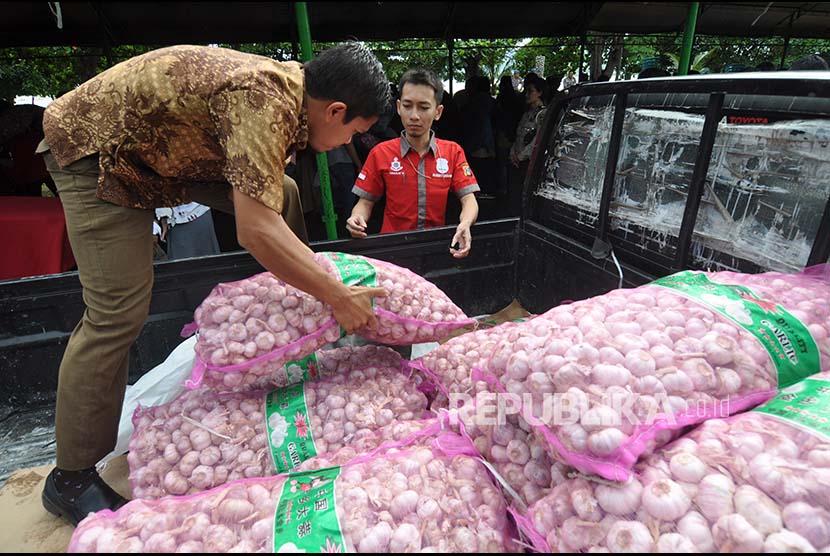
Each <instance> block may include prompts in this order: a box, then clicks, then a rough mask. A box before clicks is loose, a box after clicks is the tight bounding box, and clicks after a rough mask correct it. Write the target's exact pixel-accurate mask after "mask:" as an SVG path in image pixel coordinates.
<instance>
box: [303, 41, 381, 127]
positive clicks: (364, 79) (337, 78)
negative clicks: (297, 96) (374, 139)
mask: <svg viewBox="0 0 830 556" xmlns="http://www.w3.org/2000/svg"><path fill="white" fill-rule="evenodd" d="M304 69H305V89H306V92H307V93H308V95H309V96H310V97H312V98H315V99H318V100H331V101H337V102H342V103H344V104H345V105H346V106H347V109H346V116H345V118H344V120H343V123H348V122H350V121H351V120H353V119H354V118H357V117H361V118H373V117H375V116H379V115H380V114H382V113H383V111H384V110H385V109H386V107H387V106H388V105H389V102H390V94H389V80H388V79H387V78H386V74H385V73H384V72H383V66H381V65H380V62H379V61H378V59H377V58H376V57H375V55H374V54H372V51H371V50H369V48H368V47H366V46H365V45H364V44H361V43H359V42H356V41H350V42H345V43H341V44H338V45H337V46H334V47H332V48H329V49H327V50H324V51H323V52H321V53H320V55H319V56H317V57H316V58H313V59H311V60H309V61H308V62H306V63H305V66H304Z"/></svg>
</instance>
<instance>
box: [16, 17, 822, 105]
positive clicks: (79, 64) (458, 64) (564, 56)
mask: <svg viewBox="0 0 830 556" xmlns="http://www.w3.org/2000/svg"><path fill="white" fill-rule="evenodd" d="M608 39H609V37H608V36H603V37H600V36H598V35H588V37H587V40H586V43H585V54H584V60H583V62H584V66H583V68H584V69H586V70H587V68H588V67H589V66H590V56H591V52H593V50H594V48H593V46H594V44H595V43H596V42H597V41H600V40H604V41H605V42H604V44H605V45H606V46H605V47H604V48H603V49H600V50H602V51H601V52H600V56H602V58H603V64H605V63H607V61H608V60H609V59H610V58H611V54H612V49H613V46H612V42H613V41H611V40H608ZM681 43H682V34H680V33H678V34H671V35H637V36H635V35H626V36H625V37H623V41H622V48H623V51H622V56H621V63H620V67H619V68H618V70H617V75H616V78H617V79H628V78H631V77H633V76H636V74H637V73H638V72H639V71H640V68H641V63H642V61H643V59H645V58H650V57H655V56H658V57H661V58H662V59H663V64H664V66H665V67H666V68H667V69H668V70H669V71H670V72H674V71H675V70H676V67H677V64H678V60H679V56H680V49H681ZM368 45H369V46H370V47H371V48H372V49H373V51H374V52H375V53H376V55H377V56H378V59H379V60H380V61H381V63H382V64H383V66H384V68H385V69H386V73H387V75H388V76H389V79H390V80H391V81H397V80H398V79H400V77H401V75H403V72H404V71H406V70H407V69H409V68H412V67H426V68H430V69H432V70H433V71H435V72H436V73H437V74H438V76H439V77H440V78H441V79H444V80H446V79H449V77H450V75H449V64H448V61H449V60H448V57H449V51H448V48H447V43H446V42H445V41H443V40H432V39H407V40H400V41H386V42H381V41H375V42H369V43H368ZM219 46H223V47H227V48H233V49H236V50H240V51H242V52H250V53H252V54H258V55H261V56H267V57H270V58H273V59H275V60H289V59H293V58H294V54H295V53H294V48H295V47H294V45H292V44H291V43H284V42H283V43H250V44H222V45H219ZM314 46H315V50H317V51H319V50H321V49H323V48H325V47H327V46H328V45H327V44H325V43H315V45H314ZM579 46H580V40H579V39H578V38H575V37H554V38H533V39H524V40H519V39H492V40H491V39H457V40H455V42H454V49H453V76H452V77H453V79H454V80H455V81H464V80H465V79H466V78H467V77H469V76H470V75H473V74H480V75H486V76H487V77H488V78H489V79H490V81H491V83H492V84H493V87H494V90H495V87H496V85H497V84H498V81H499V78H500V77H501V76H502V75H508V74H510V73H511V72H512V71H513V70H517V71H519V73H520V74H522V75H524V74H526V73H527V72H529V71H531V70H534V69H535V67H536V57H537V56H544V57H545V66H544V72H543V73H544V75H543V76H542V77H545V76H547V75H555V74H564V73H565V72H566V71H567V70H568V69H573V70H576V69H577V66H578V65H579V59H580V56H579ZM154 48H157V46H134V45H122V46H117V47H114V48H112V49H110V50H104V49H102V48H79V47H73V46H64V47H38V48H7V49H0V97H7V98H13V97H14V96H17V95H41V96H52V97H54V96H57V95H58V94H59V93H61V92H64V91H67V90H70V89H72V88H74V87H76V86H78V85H79V84H81V83H83V82H84V81H86V80H87V79H89V78H90V77H92V76H93V75H95V74H96V73H98V72H100V71H103V70H105V69H106V68H107V67H110V66H111V65H113V64H117V63H118V62H121V61H124V60H126V59H128V58H131V57H133V56H137V55H139V54H142V53H144V52H148V51H150V50H153V49H154ZM783 50H784V39H783V38H781V37H775V38H735V37H708V36H698V37H696V39H695V43H694V45H693V51H692V55H693V63H692V69H694V70H698V71H702V70H708V71H710V72H712V73H717V72H721V71H723V68H724V67H725V66H726V65H728V64H733V63H742V64H744V65H746V66H747V67H748V68H754V67H756V66H757V65H758V64H759V63H761V62H763V61H770V62H772V63H773V64H775V66H776V67H777V66H778V64H779V63H780V62H781V56H782V54H783ZM812 53H818V54H821V55H822V56H824V57H825V58H827V56H828V54H830V41H827V40H822V39H792V40H791V41H790V45H789V48H788V52H787V57H786V60H785V61H784V67H785V68H787V67H789V66H790V65H791V64H792V63H793V62H794V61H795V60H797V59H799V58H801V57H803V56H805V55H807V54H812Z"/></svg>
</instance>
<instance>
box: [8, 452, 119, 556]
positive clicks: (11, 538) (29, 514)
mask: <svg viewBox="0 0 830 556" xmlns="http://www.w3.org/2000/svg"><path fill="white" fill-rule="evenodd" d="M52 468H53V466H52V465H43V466H40V467H31V468H28V469H21V470H19V471H16V472H15V473H13V474H12V476H11V477H9V478H8V480H7V481H6V483H5V484H4V485H3V488H2V489H0V516H3V519H2V523H3V525H2V526H0V546H2V547H3V551H4V552H12V553H14V552H66V549H67V547H68V546H69V540H70V539H71V538H72V533H73V532H74V531H75V528H74V527H72V525H70V524H69V522H68V521H66V520H65V519H63V518H58V517H55V516H53V515H52V514H50V513H49V512H47V511H46V510H45V509H44V508H43V504H41V501H40V494H41V492H43V484H44V482H45V481H46V476H47V475H48V474H49V472H50V471H52ZM129 472H130V470H129V467H128V466H127V456H120V457H118V458H115V459H113V460H112V461H111V462H110V463H109V464H108V465H107V466H106V468H105V469H104V470H103V471H102V472H101V477H103V479H104V480H105V481H106V482H107V484H109V485H110V486H111V487H112V488H114V489H115V490H116V491H117V492H118V493H119V494H121V495H122V496H124V497H126V498H128V499H129V498H131V491H130V484H129V481H128V480H127V478H128V476H129Z"/></svg>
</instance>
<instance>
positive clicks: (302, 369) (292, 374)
mask: <svg viewBox="0 0 830 556" xmlns="http://www.w3.org/2000/svg"><path fill="white" fill-rule="evenodd" d="M285 374H286V376H287V377H288V384H297V383H300V382H305V381H307V380H317V379H318V378H320V364H319V363H318V361H317V354H316V353H312V354H311V355H309V356H306V357H303V358H302V359H297V360H294V361H289V362H288V363H286V364H285Z"/></svg>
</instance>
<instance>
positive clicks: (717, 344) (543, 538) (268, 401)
mask: <svg viewBox="0 0 830 556" xmlns="http://www.w3.org/2000/svg"><path fill="white" fill-rule="evenodd" d="M315 257H316V260H318V262H319V264H321V265H322V266H323V267H324V268H326V270H327V271H328V272H330V273H336V272H340V270H339V267H338V266H337V264H335V263H336V262H337V260H336V258H335V259H332V258H331V257H328V256H321V255H317V256H315ZM348 260H351V259H348ZM351 261H352V263H354V264H358V263H359V264H364V263H367V264H371V266H372V268H373V269H374V270H373V271H374V272H376V279H377V282H376V285H379V286H382V287H385V288H386V289H387V290H389V291H390V294H391V295H390V296H389V297H388V298H383V299H382V300H381V299H380V298H378V299H377V300H376V302H377V303H376V306H375V309H376V310H375V312H376V315H377V316H378V317H379V322H380V327H379V328H378V330H377V331H376V333H375V334H367V338H371V339H372V340H373V341H378V342H381V343H384V342H385V343H389V344H400V343H403V344H407V343H410V344H411V343H415V342H420V341H423V340H424V339H437V338H442V337H444V336H445V335H446V334H445V333H446V332H448V331H453V330H454V331H456V332H458V328H461V327H462V326H466V325H467V324H466V323H468V322H469V320H470V319H467V317H466V316H465V315H464V314H463V313H462V312H461V311H460V309H458V308H457V307H455V306H454V305H452V303H451V302H450V301H449V299H448V298H446V296H445V295H444V294H443V293H441V292H440V290H439V293H438V294H436V293H435V292H434V291H433V288H434V289H437V288H435V287H434V286H433V285H431V284H429V283H428V282H426V281H425V280H423V279H422V278H420V277H417V276H415V275H411V276H410V274H411V273H409V272H408V271H406V270H405V269H400V268H399V267H395V265H390V264H389V263H384V262H381V261H374V260H372V259H366V258H363V260H362V261H358V262H356V263H355V262H354V260H351ZM340 262H342V261H340ZM695 274H696V275H698V277H700V276H702V275H705V280H704V283H705V284H707V285H711V284H716V285H717V284H723V285H728V286H729V287H730V288H733V290H734V292H737V295H739V296H740V297H741V298H742V299H737V298H736V297H729V295H726V294H723V291H722V290H718V288H717V287H712V288H711V289H710V290H706V288H705V287H704V288H703V290H704V291H708V292H719V293H712V295H711V296H710V297H709V298H706V299H698V298H695V295H684V293H682V290H680V289H679V288H678V289H671V288H669V287H666V286H665V284H663V285H661V284H659V283H655V284H647V285H645V286H641V287H639V288H633V289H620V290H613V291H611V292H608V293H606V294H604V295H600V296H597V297H593V298H590V299H585V300H582V301H577V302H574V303H569V304H566V305H561V306H558V307H555V308H553V309H551V310H549V311H547V312H545V313H543V314H541V315H538V316H535V317H533V318H531V319H530V320H527V321H525V322H511V323H505V324H501V325H498V326H495V327H493V328H489V329H479V330H475V331H471V332H468V333H465V334H461V335H459V336H456V337H454V338H452V339H449V340H445V341H443V343H442V344H441V345H439V346H438V347H437V348H435V349H433V350H432V351H430V352H429V353H427V354H426V355H425V356H423V357H421V358H420V359H417V360H413V361H406V360H403V359H401V357H400V355H398V353H396V352H395V351H393V350H391V349H390V348H387V347H380V346H361V347H348V348H335V349H325V350H319V349H318V351H316V352H313V355H310V354H311V353H312V351H313V350H314V349H317V348H319V347H320V346H322V345H324V344H326V343H328V342H329V341H331V339H332V338H335V336H339V332H340V331H339V330H336V332H337V334H335V332H333V331H332V330H333V329H336V328H337V327H336V326H334V327H329V324H330V319H331V315H330V313H329V314H327V313H326V310H328V309H327V308H325V307H323V308H322V312H320V309H321V307H319V306H316V305H314V303H316V301H309V299H306V298H305V297H303V296H305V294H302V293H297V292H293V291H291V290H290V288H289V287H287V286H285V285H284V284H281V283H277V282H275V281H274V279H273V277H268V276H265V275H258V276H255V277H253V278H251V279H249V280H247V281H242V282H237V283H235V284H230V285H222V286H221V287H218V288H217V290H215V291H214V294H215V295H214V294H212V296H213V297H212V298H209V300H206V301H205V303H203V305H202V306H201V307H200V309H201V312H200V313H199V315H197V319H196V320H197V323H198V322H201V323H202V326H200V332H199V333H200V342H201V347H200V348H198V349H201V350H202V351H201V353H200V358H201V359H202V363H204V362H205V361H210V360H211V359H212V358H213V357H217V358H218V359H217V364H216V365H214V366H211V365H212V364H208V365H206V366H204V368H202V369H201V370H198V369H195V370H194V377H195V378H194V380H195V382H198V383H199V386H200V387H201V389H198V390H193V391H190V392H188V393H186V394H185V395H184V396H182V397H181V398H179V399H177V400H175V401H174V402H172V403H170V404H167V405H165V406H161V407H155V408H141V409H139V410H138V411H137V412H136V414H135V416H134V423H135V434H134V437H133V440H132V442H131V446H130V454H129V456H128V461H129V463H130V469H131V476H130V480H131V486H132V488H133V494H134V496H135V497H136V498H137V499H136V500H133V501H132V502H130V503H129V504H127V505H126V506H124V507H123V508H121V509H119V510H118V511H117V512H114V513H113V512H101V513H100V514H97V515H93V516H90V517H89V518H87V519H86V520H84V521H83V522H82V523H81V524H80V525H79V527H78V528H77V530H76V532H75V535H73V539H72V544H71V545H70V552H81V551H90V552H103V551H108V552H110V551H128V552H155V551H163V552H168V551H169V552H172V551H177V552H242V551H245V552H272V551H278V552H306V551H308V552H340V551H350V552H404V553H409V552H437V551H441V552H449V551H453V552H502V553H505V552H521V551H525V550H527V549H532V550H534V551H537V552H565V551H568V552H575V551H576V552H633V551H640V552H644V553H645V552H666V551H675V552H680V551H682V552H695V551H697V552H703V551H707V552H710V551H719V552H732V551H742V552H750V551H751V552H761V551H765V552H771V551H830V435H823V434H821V433H817V432H816V430H814V429H811V428H810V427H805V426H803V425H798V424H794V423H793V422H791V421H788V420H786V419H785V418H782V417H781V416H780V415H773V412H772V411H766V412H764V408H765V407H768V406H769V404H773V403H777V402H779V401H781V400H784V401H785V402H786V401H787V400H789V399H790V398H789V397H788V396H790V395H795V394H797V393H799V392H801V391H802V390H803V388H804V387H803V384H805V383H808V382H809V383H810V384H811V385H812V386H810V388H815V389H816V390H815V391H816V392H818V393H819V394H816V395H815V396H807V397H806V398H804V399H806V400H807V401H806V402H804V403H803V404H802V402H801V398H792V399H793V400H795V401H793V402H792V404H791V405H792V407H793V408H796V409H795V410H793V411H794V412H796V413H799V412H800V413H802V414H803V413H805V412H806V411H809V410H821V411H823V410H824V409H826V411H827V412H830V372H825V373H820V370H822V369H824V370H827V369H830V334H828V331H830V279H828V277H827V276H826V275H823V274H819V273H811V272H809V271H805V272H803V273H799V274H796V275H785V274H780V273H764V274H758V275H744V274H737V273H728V272H718V273H695ZM684 276H688V273H684ZM421 282H424V283H426V284H427V285H424V284H422V283H421ZM229 288H231V289H229ZM232 288H237V289H238V290H239V291H236V290H234V289H232ZM743 288H749V289H750V290H751V292H750V291H749V290H745V289H743ZM698 293H699V292H698ZM275 295H276V296H278V297H279V299H276V298H273V297H274V296H275ZM704 295H708V294H704ZM292 296H293V297H296V302H295V301H288V302H287V305H286V302H285V300H286V299H288V298H290V297H292ZM240 297H242V298H245V299H244V303H243V302H241V301H240V302H239V306H238V307H237V306H236V303H237V301H238V299H239V298H240ZM306 297H307V296H306ZM248 298H250V299H248ZM272 298H273V299H272ZM220 299H224V301H220ZM750 303H751V304H756V305H758V306H759V307H761V309H763V311H766V313H765V315H766V316H764V317H763V318H765V319H769V321H770V322H772V323H775V324H776V325H777V326H780V327H787V326H790V325H789V324H787V323H788V322H792V321H786V320H785V319H784V318H783V317H782V315H783V313H784V311H786V312H787V313H789V314H790V315H792V316H793V317H795V318H796V319H797V320H798V321H799V322H800V323H801V324H803V328H799V327H798V326H794V328H793V330H794V331H795V332H794V334H795V336H792V337H795V338H796V339H797V340H803V342H804V346H801V345H800V344H799V345H798V348H799V349H800V348H802V347H804V351H799V352H798V353H797V355H798V357H800V358H801V359H800V360H801V361H802V363H803V365H802V366H801V367H799V366H797V365H796V366H795V372H794V375H793V376H796V378H793V376H789V375H786V374H785V373H786V371H781V369H782V368H783V367H781V366H779V365H774V364H773V360H772V359H771V355H770V351H769V350H768V349H766V348H765V347H764V345H763V344H762V343H761V341H760V340H759V338H758V336H756V335H754V334H751V333H750V332H749V331H748V330H747V329H746V328H745V327H744V326H743V324H746V322H748V321H749V320H750V316H749V314H746V310H747V307H748V306H749V304H750ZM269 307H270V309H269ZM306 309H307V311H306ZM260 310H261V311H263V313H262V314H261V315H260V314H259V312H260ZM234 311H238V312H239V314H237V313H234ZM269 311H270V312H269ZM217 313H218V316H217ZM226 313H227V314H226ZM255 313H256V314H255ZM274 315H280V316H278V317H274ZM220 317H221V318H220ZM318 317H319V318H318ZM779 317H781V320H779ZM751 318H754V319H756V320H755V321H754V322H759V321H758V320H757V319H758V318H759V317H757V314H755V313H753V316H752V317H751ZM280 319H285V321H286V322H285V329H284V330H280V331H279V332H286V334H287V336H285V337H280V338H274V342H273V343H272V342H271V339H272V338H271V337H270V336H267V335H263V333H266V332H267V334H271V335H272V336H273V335H274V334H275V333H279V332H277V331H276V329H277V328H280V327H282V326H283V323H282V321H281V320H280ZM304 319H309V320H308V321H307V322H305V320H304ZM231 320H233V321H234V322H230V321H231ZM289 320H290V321H291V322H289ZM419 320H420V321H421V322H420V323H419V322H415V321H419ZM424 323H427V324H424ZM248 325H250V327H249V326H248ZM306 325H308V326H306ZM799 326H800V325H799ZM290 327H293V329H294V330H296V332H290V331H288V329H289V328H290ZM442 327H443V328H442ZM243 328H244V329H245V336H244V337H243V336H242V329H243ZM232 329H233V331H232ZM220 334H222V336H220ZM231 334H232V335H233V338H236V339H231V338H230V336H229V335H231ZM298 334H299V336H298ZM798 334H801V336H798ZM257 338H259V339H261V340H263V343H262V345H260V343H259V341H258V339H257ZM220 340H221V341H220ZM779 340H780V339H779ZM233 342H236V343H233ZM251 342H253V345H255V346H256V349H254V347H252V345H251ZM810 342H812V343H810ZM236 344H239V345H236ZM808 344H809V345H808ZM240 346H245V347H244V349H243V350H242V351H241V352H240V351H239V349H240ZM315 346H316V347H315ZM810 346H814V347H812V348H811V347H810ZM248 348H250V349H249V350H248V352H246V351H245V349H248ZM811 349H812V350H813V352H810V350H811ZM269 350H270V351H269ZM280 350H282V351H280ZM310 350H311V351H310ZM275 352H277V353H278V355H277V356H273V355H274V353H275ZM809 353H814V355H813V356H807V355H805V354H809ZM217 354H218V355H217ZM811 357H812V359H811ZM200 373H201V374H200ZM779 373H781V374H779ZM197 375H198V376H197ZM785 376H786V379H784V378H782V377H785ZM192 378H193V377H192ZM811 381H812V382H811ZM817 381H818V382H817ZM782 383H784V386H787V388H786V389H784V390H782V388H783V387H784V386H782ZM790 384H794V386H789V385H790ZM816 384H818V386H816ZM825 384H826V386H825ZM273 388H276V390H272V389H273ZM810 391H811V392H812V390H810ZM288 392H290V395H289V394H288ZM275 393H280V395H282V396H283V397H279V396H277V394H275ZM275 396H276V397H275ZM554 396H564V397H565V398H567V402H568V404H569V405H568V406H567V407H568V408H569V411H566V413H565V414H566V415H568V416H573V415H575V416H577V419H576V420H575V421H569V422H567V423H565V422H560V421H557V420H556V419H553V420H551V419H550V415H548V414H547V412H546V411H547V408H546V405H545V404H546V403H547V401H548V400H550V399H551V398H552V397H554ZM782 396H783V397H782ZM288 397H291V400H293V401H292V402H291V404H293V403H298V404H301V405H302V407H303V410H302V411H300V412H299V413H298V412H297V411H295V409H293V408H294V405H290V404H288V402H286V401H285V400H286V399H287V398H288ZM557 399H558V400H559V401H560V402H561V401H562V400H561V399H559V398H557ZM274 400H276V402H275V401H274ZM620 400H622V401H623V403H622V405H623V406H624V407H625V408H626V411H627V413H625V414H622V415H620V414H619V411H618V408H619V406H617V405H614V403H612V402H619V401H620ZM283 402H284V403H285V408H283V409H281V411H283V412H282V413H279V412H275V409H274V408H275V406H276V405H278V404H279V403H283ZM629 402H630V403H629ZM775 407H776V408H778V407H779V406H777V405H776V406H775ZM288 408H290V409H288ZM821 408H824V409H821ZM787 411H790V409H788V410H787ZM303 412H304V413H303ZM554 414H555V415H557V416H560V417H561V415H562V414H560V413H556V412H554ZM828 415H830V413H828ZM828 415H825V417H827V418H830V416H828ZM286 417H288V418H286ZM817 418H820V417H817ZM630 419H635V420H637V421H636V422H634V421H631V420H630ZM292 435H293V436H292ZM300 437H302V438H303V442H310V443H311V444H313V446H314V450H313V452H314V453H312V454H310V455H308V457H307V458H306V457H305V456H304V457H303V458H302V459H298V460H297V461H295V462H293V463H292V466H291V467H290V469H289V470H288V471H286V472H283V471H282V469H281V468H280V465H279V464H277V465H275V462H277V461H278V460H279V459H280V458H279V454H278V452H279V449H278V448H277V447H276V446H278V445H280V443H281V442H283V441H285V442H286V443H288V442H289V440H292V441H294V442H298V443H299V442H300V440H298V438H300ZM306 437H307V438H306ZM283 453H284V452H283ZM327 481H332V486H333V487H334V488H333V492H334V494H332V497H331V498H328V499H327V500H329V501H330V502H331V504H332V507H333V510H331V511H334V512H335V514H328V515H329V518H330V519H331V523H336V526H332V525H331V523H330V522H326V523H328V525H326V526H325V527H328V529H326V528H325V527H324V526H323V523H324V517H322V516H317V518H316V519H318V521H316V522H314V523H313V524H312V523H311V522H309V529H310V528H311V527H312V525H313V527H314V528H316V530H317V533H316V535H314V536H313V538H308V539H305V540H303V539H304V537H303V536H302V535H300V531H301V529H300V527H299V526H300V525H302V523H298V521H299V519H300V516H299V514H297V515H296V516H295V515H294V514H292V513H291V512H292V511H297V510H298V506H300V505H301V504H307V501H303V500H307V498H302V496H303V494H304V493H312V492H317V491H316V490H307V489H323V490H325V489H326V488H328V485H329V483H328V482H327ZM318 494H319V493H318ZM292 504H293V506H292ZM286 508H287V509H286ZM292 508H293V510H292ZM330 509H331V508H330ZM286 512H287V513H286ZM332 515H333V516H334V517H332ZM325 519H328V518H325ZM289 523H290V525H291V527H288V531H287V532H286V530H285V529H286V524H289ZM332 527H334V529H336V531H335V530H334V529H332ZM321 531H325V533H323V532H321ZM332 531H334V532H332ZM295 533H296V534H295ZM330 533H331V534H330ZM318 541H319V544H315V543H318ZM304 543H305V544H304ZM308 543H311V544H308Z"/></svg>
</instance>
